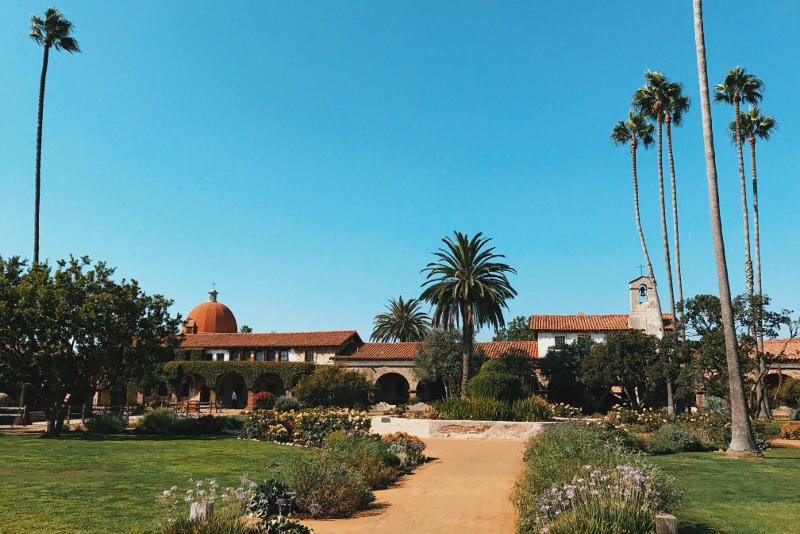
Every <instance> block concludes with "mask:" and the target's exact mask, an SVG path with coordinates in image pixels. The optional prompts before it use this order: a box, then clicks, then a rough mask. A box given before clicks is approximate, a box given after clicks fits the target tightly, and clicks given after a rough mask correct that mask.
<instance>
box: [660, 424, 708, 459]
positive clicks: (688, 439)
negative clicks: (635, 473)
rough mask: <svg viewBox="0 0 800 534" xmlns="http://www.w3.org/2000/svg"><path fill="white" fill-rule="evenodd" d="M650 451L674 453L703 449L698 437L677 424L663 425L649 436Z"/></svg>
mask: <svg viewBox="0 0 800 534" xmlns="http://www.w3.org/2000/svg"><path fill="white" fill-rule="evenodd" d="M649 448H650V452H652V453H653V454H675V453H676V452H696V451H701V450H703V445H702V444H701V443H700V439H699V438H698V437H697V436H696V435H695V434H693V433H691V432H689V431H687V430H684V429H683V428H681V427H679V426H677V425H664V426H662V427H661V428H659V429H658V430H656V431H655V432H653V434H652V435H651V436H650V440H649Z"/></svg>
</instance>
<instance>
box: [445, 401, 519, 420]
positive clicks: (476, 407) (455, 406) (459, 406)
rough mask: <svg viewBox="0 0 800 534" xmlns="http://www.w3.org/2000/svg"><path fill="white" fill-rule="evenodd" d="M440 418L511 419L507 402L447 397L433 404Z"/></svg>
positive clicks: (511, 415)
mask: <svg viewBox="0 0 800 534" xmlns="http://www.w3.org/2000/svg"><path fill="white" fill-rule="evenodd" d="M433 410H434V411H436V412H438V414H439V418H440V419H455V420H468V421H511V420H512V419H513V417H514V416H513V413H512V412H511V408H510V407H509V405H508V403H507V402H502V401H496V400H492V399H480V398H479V399H445V400H441V401H439V402H437V403H435V404H434V405H433Z"/></svg>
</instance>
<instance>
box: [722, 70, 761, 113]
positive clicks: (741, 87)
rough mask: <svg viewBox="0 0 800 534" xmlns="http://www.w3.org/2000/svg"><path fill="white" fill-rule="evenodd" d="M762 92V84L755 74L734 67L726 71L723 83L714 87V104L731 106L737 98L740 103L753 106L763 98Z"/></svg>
mask: <svg viewBox="0 0 800 534" xmlns="http://www.w3.org/2000/svg"><path fill="white" fill-rule="evenodd" d="M763 91H764V82H762V81H761V80H759V79H758V78H756V76H755V74H748V73H747V69H743V68H742V67H736V68H735V69H731V70H729V71H728V74H726V75H725V81H724V82H723V83H720V84H717V85H715V86H714V102H715V103H720V102H724V103H726V104H731V105H733V104H735V103H736V98H737V97H738V98H739V99H740V101H741V102H746V103H748V104H751V105H755V104H758V103H759V102H760V101H761V99H762V98H763V95H762V94H761V93H762V92H763Z"/></svg>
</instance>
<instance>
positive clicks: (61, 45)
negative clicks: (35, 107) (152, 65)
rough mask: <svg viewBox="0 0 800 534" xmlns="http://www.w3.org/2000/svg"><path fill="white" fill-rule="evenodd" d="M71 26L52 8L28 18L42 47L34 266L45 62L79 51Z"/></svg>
mask: <svg viewBox="0 0 800 534" xmlns="http://www.w3.org/2000/svg"><path fill="white" fill-rule="evenodd" d="M71 33H72V23H71V22H70V21H68V20H67V19H65V18H64V14H63V13H62V12H60V11H59V10H57V9H56V8H54V7H51V8H48V9H47V11H45V12H44V20H42V19H40V18H39V17H37V16H35V15H31V29H30V31H29V32H28V35H30V37H31V39H33V40H34V41H36V43H37V44H40V45H44V59H43V60H42V75H41V77H40V78H39V120H38V122H37V125H36V193H35V199H34V210H33V263H39V199H40V198H41V194H40V193H41V170H42V120H43V118H44V85H45V79H46V78H47V63H48V61H49V59H50V48H51V47H52V48H55V49H56V50H66V51H67V52H69V53H74V52H80V51H81V50H80V48H79V47H78V41H76V40H75V38H73V37H70V34H71Z"/></svg>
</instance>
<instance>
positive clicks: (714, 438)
mask: <svg viewBox="0 0 800 534" xmlns="http://www.w3.org/2000/svg"><path fill="white" fill-rule="evenodd" d="M678 421H679V422H680V424H681V426H682V427H683V428H684V429H686V430H689V431H690V432H692V433H694V434H695V435H696V436H697V437H698V438H700V442H701V443H702V444H703V446H704V447H708V448H713V449H727V448H728V445H729V444H730V442H731V418H730V416H727V415H720V414H713V413H683V414H681V415H679V416H678Z"/></svg>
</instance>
